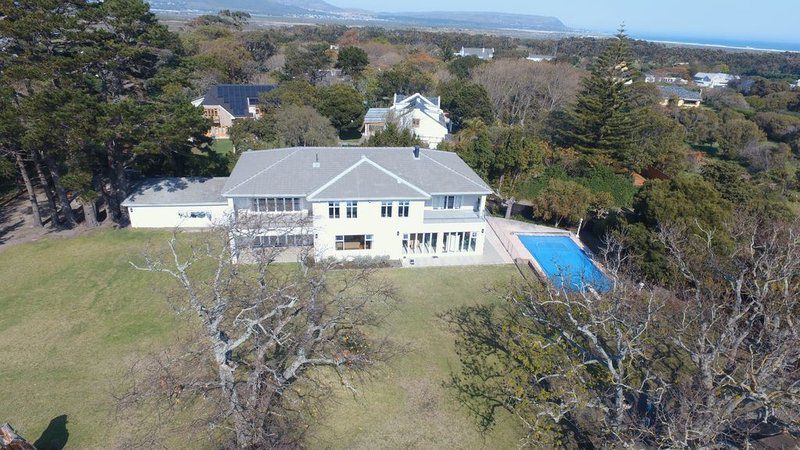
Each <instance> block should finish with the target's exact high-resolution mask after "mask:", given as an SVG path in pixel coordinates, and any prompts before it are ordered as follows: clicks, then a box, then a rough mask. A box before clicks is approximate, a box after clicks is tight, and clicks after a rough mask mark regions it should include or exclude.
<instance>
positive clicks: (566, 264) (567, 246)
mask: <svg viewBox="0 0 800 450" xmlns="http://www.w3.org/2000/svg"><path fill="white" fill-rule="evenodd" d="M517 237H518V238H519V240H520V241H521V242H522V245H524V246H525V248H526V249H528V252H530V254H531V255H532V256H533V257H534V258H536V261H537V262H538V263H539V265H540V266H541V267H542V269H544V272H545V274H546V275H547V278H549V279H550V281H551V282H552V283H553V285H554V286H555V287H557V288H562V287H563V286H564V284H565V283H566V284H567V286H568V287H569V288H570V289H572V290H576V291H582V290H584V289H585V288H586V287H587V286H589V287H592V288H594V289H595V290H597V291H606V290H608V289H609V282H608V278H606V276H605V275H603V272H601V271H600V270H599V269H598V268H597V266H595V265H594V264H593V263H592V261H591V260H590V259H589V257H588V256H587V255H586V253H584V252H583V250H582V249H581V248H580V247H578V244H576V243H575V242H574V241H573V240H572V239H571V238H570V237H569V236H552V235H551V236H548V235H532V234H527V235H524V234H521V235H517Z"/></svg>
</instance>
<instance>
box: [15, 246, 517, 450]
mask: <svg viewBox="0 0 800 450" xmlns="http://www.w3.org/2000/svg"><path fill="white" fill-rule="evenodd" d="M165 236H166V235H165V234H163V233H158V232H143V231H131V230H124V231H118V230H110V231H98V232H95V233H92V234H89V235H85V236H80V237H76V238H71V239H50V240H43V241H40V242H35V243H30V244H23V245H18V246H15V247H11V248H9V249H6V250H4V251H2V252H0V286H2V290H0V310H2V311H3V313H2V315H0V348H2V351H3V364H1V365H0V380H2V386H3V392H2V394H0V421H8V422H10V423H11V424H12V425H14V426H15V427H16V428H17V429H18V431H20V432H21V433H22V434H23V435H24V436H26V437H27V438H28V439H30V440H32V441H33V440H37V439H38V438H39V437H40V436H41V435H42V433H43V431H44V430H45V429H48V424H49V423H50V422H51V420H52V421H54V423H56V424H57V423H58V421H59V420H60V418H63V416H66V433H68V435H67V436H64V435H63V434H64V433H63V430H61V432H59V427H60V426H56V427H55V428H53V427H50V428H49V430H48V431H49V432H50V436H49V437H50V438H52V439H53V441H52V442H53V444H51V445H48V444H47V442H44V441H40V442H39V444H41V445H40V448H51V447H52V446H53V445H55V444H57V443H58V442H59V440H61V441H63V440H64V439H65V438H66V442H67V448H107V447H112V446H115V445H116V444H118V443H119V438H120V436H121V435H122V434H123V430H122V429H121V428H120V425H119V424H118V423H117V421H116V419H115V408H114V401H113V397H112V393H114V392H115V391H116V390H118V387H119V383H120V379H121V376H122V374H123V372H124V371H125V369H127V368H129V367H130V364H131V362H132V361H133V360H134V359H135V358H136V357H137V356H138V355H140V354H143V353H144V352H146V351H152V350H154V349H158V348H160V347H163V346H164V345H166V344H167V343H168V342H170V340H171V339H173V338H174V336H175V335H174V332H173V331H171V330H172V329H173V327H174V326H175V325H176V324H178V323H179V322H178V319H176V318H175V316H174V313H173V312H172V311H171V310H170V308H169V307H168V306H167V305H166V303H165V302H164V301H163V300H162V299H161V298H160V294H159V292H161V288H163V287H164V286H163V284H162V283H164V282H166V279H164V278H160V277H158V276H155V275H153V274H149V273H143V272H138V271H135V270H133V269H132V268H131V267H130V265H129V263H128V262H129V261H130V260H131V259H134V258H136V257H137V256H138V255H139V254H140V253H141V251H142V249H143V248H144V247H145V246H146V245H159V244H160V243H161V242H163V240H164V238H165ZM382 276H385V277H387V278H389V279H390V280H392V281H393V282H394V283H395V285H396V286H397V288H398V289H399V292H400V297H401V298H402V303H401V304H400V305H399V308H398V310H397V311H396V312H394V313H393V314H392V316H390V317H389V320H388V322H387V324H386V326H384V327H383V328H382V329H381V330H379V332H380V333H385V334H387V335H390V336H393V337H394V338H395V339H396V340H398V341H399V342H402V343H406V344H408V345H409V347H410V348H411V351H410V352H409V353H407V354H405V355H403V356H401V357H399V358H397V359H396V360H394V361H393V362H392V363H391V364H390V365H389V366H387V367H384V368H383V369H382V370H381V371H379V372H378V373H377V375H376V376H375V377H374V378H373V379H372V380H370V381H369V382H365V383H363V384H362V385H360V387H359V388H360V392H359V394H358V395H357V396H355V397H354V396H353V395H352V394H351V393H349V392H345V391H344V390H342V391H340V392H336V393H335V394H336V395H335V401H334V402H332V403H331V405H330V407H329V409H328V411H327V414H326V415H325V419H324V420H323V421H322V422H321V423H319V424H317V425H316V426H315V427H314V428H313V429H312V430H311V433H310V436H309V446H310V447H312V448H381V447H382V448H398V447H404V448H408V447H428V448H430V447H448V448H476V447H510V446H515V445H516V438H517V434H516V433H517V431H516V428H515V423H514V422H513V420H511V419H508V420H505V421H501V423H500V424H499V426H498V427H497V428H496V429H495V430H493V431H492V432H491V433H490V434H489V435H487V436H482V435H481V434H480V433H478V431H477V429H476V427H475V421H474V420H473V419H472V417H470V416H469V415H468V414H467V413H466V412H465V411H464V410H463V408H462V407H461V406H460V405H458V404H457V403H456V402H454V401H453V399H452V398H451V396H450V394H449V392H448V391H447V390H446V389H445V388H444V387H443V386H442V382H443V381H444V380H446V379H447V377H448V375H449V373H450V369H451V367H457V358H456V356H455V354H454V352H453V339H452V336H450V335H449V334H448V333H447V332H446V331H445V330H444V329H443V326H442V324H441V323H440V322H439V319H438V318H437V313H439V312H442V311H445V310H447V309H449V308H450V307H453V306H456V305H461V304H474V303H478V302H486V301H490V295H489V294H487V293H485V292H484V288H485V287H487V286H489V285H490V284H494V283H499V282H504V281H506V280H509V279H512V278H513V277H515V276H518V274H517V272H516V271H515V269H514V268H513V266H500V267H472V268H442V269H387V270H384V271H383V272H382ZM54 431H55V433H53V432H54Z"/></svg>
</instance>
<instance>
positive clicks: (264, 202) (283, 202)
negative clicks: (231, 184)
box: [251, 197, 301, 212]
mask: <svg viewBox="0 0 800 450" xmlns="http://www.w3.org/2000/svg"><path fill="white" fill-rule="evenodd" d="M300 203H301V202H300V197H268V198H254V199H253V202H252V205H251V209H252V210H253V211H256V212H294V211H300Z"/></svg>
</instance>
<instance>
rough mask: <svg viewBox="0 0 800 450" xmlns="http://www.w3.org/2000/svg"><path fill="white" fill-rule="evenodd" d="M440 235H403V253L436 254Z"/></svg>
mask: <svg viewBox="0 0 800 450" xmlns="http://www.w3.org/2000/svg"><path fill="white" fill-rule="evenodd" d="M438 237H439V233H409V234H404V235H403V253H406V254H408V253H411V254H426V253H436V250H437V249H436V243H437V241H438Z"/></svg>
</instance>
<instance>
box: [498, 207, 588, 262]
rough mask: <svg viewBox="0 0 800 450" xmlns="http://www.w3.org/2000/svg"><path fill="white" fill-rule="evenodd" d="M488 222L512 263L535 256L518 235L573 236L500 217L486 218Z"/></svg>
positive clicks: (550, 228) (552, 228)
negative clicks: (529, 251)
mask: <svg viewBox="0 0 800 450" xmlns="http://www.w3.org/2000/svg"><path fill="white" fill-rule="evenodd" d="M486 221H487V222H488V223H489V226H490V228H492V231H493V234H495V235H496V236H497V238H498V240H499V242H500V244H501V245H502V248H503V250H505V252H506V253H507V254H508V255H509V258H511V260H512V261H513V260H515V259H524V260H532V259H533V256H531V254H530V253H528V250H527V249H526V248H525V246H524V245H522V242H521V241H520V240H519V239H517V237H516V236H515V235H517V234H521V233H522V234H525V233H529V234H554V235H560V236H572V233H570V232H569V231H566V230H562V229H560V228H554V227H548V226H544V225H537V224H535V223H528V222H520V221H519V220H509V219H503V218H500V217H491V216H486ZM572 240H573V241H576V242H577V243H578V245H580V246H581V247H583V244H581V243H580V241H578V240H577V239H575V238H574V237H573V239H572Z"/></svg>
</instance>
